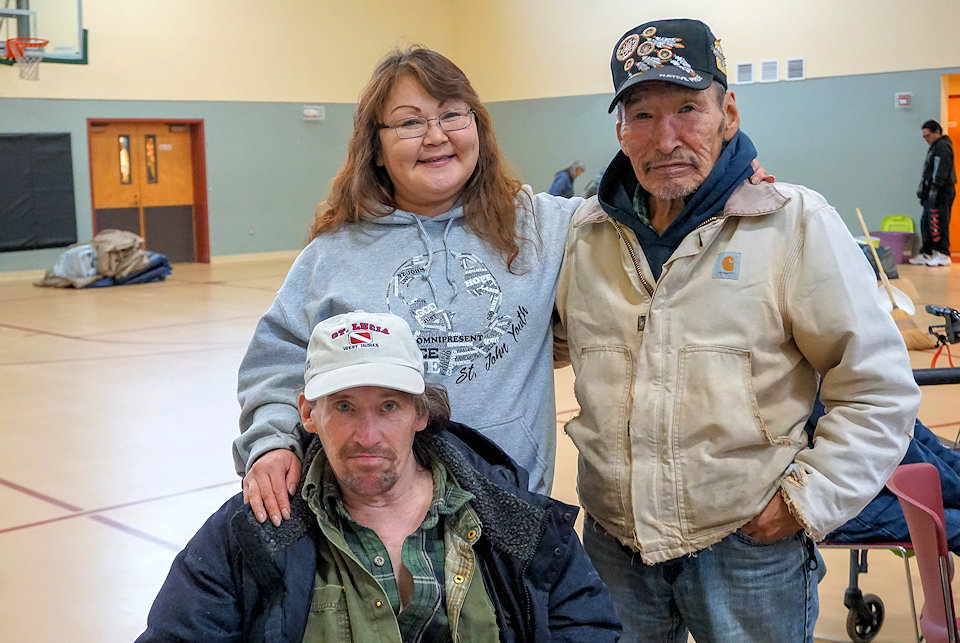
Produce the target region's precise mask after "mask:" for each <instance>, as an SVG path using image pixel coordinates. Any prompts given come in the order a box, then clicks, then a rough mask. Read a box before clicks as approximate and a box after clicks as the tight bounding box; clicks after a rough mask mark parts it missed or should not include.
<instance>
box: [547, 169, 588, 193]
mask: <svg viewBox="0 0 960 643" xmlns="http://www.w3.org/2000/svg"><path fill="white" fill-rule="evenodd" d="M581 174H583V161H574V162H573V163H571V164H570V165H568V166H567V167H565V168H563V169H562V170H560V171H559V172H557V175H556V176H554V177H553V183H551V184H550V189H549V190H547V193H549V194H552V195H554V196H562V197H564V198H565V199H569V198H570V197H572V196H573V182H574V181H575V180H576V179H577V177H578V176H580V175H581Z"/></svg>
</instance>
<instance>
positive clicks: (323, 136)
mask: <svg viewBox="0 0 960 643" xmlns="http://www.w3.org/2000/svg"><path fill="white" fill-rule="evenodd" d="M353 111H354V106H353V105H344V104H341V105H335V104H334V105H327V109H326V120H324V121H322V122H304V121H303V120H301V118H300V104H299V103H233V102H159V101H158V102H149V101H89V100H44V99H0V132H6V133H17V132H69V133H70V134H71V143H72V148H73V180H74V192H75V195H76V206H77V236H78V238H79V240H80V241H84V240H87V239H89V238H90V237H91V236H92V229H93V223H92V222H93V219H92V209H91V201H90V166H89V160H88V145H87V130H86V128H87V125H86V123H87V121H86V119H87V118H103V119H109V118H117V119H120V118H158V119H161V118H162V119H168V118H169V119H176V118H184V119H187V118H190V119H203V121H204V132H205V137H206V160H207V191H208V208H209V225H210V254H211V255H212V256H217V255H229V254H240V253H247V252H268V251H273V250H289V249H295V248H299V247H301V246H303V244H304V243H305V240H306V231H307V226H308V225H309V223H310V220H311V218H312V216H313V212H314V210H315V208H316V206H317V204H318V203H319V202H320V201H321V200H322V199H323V198H324V197H325V196H326V193H327V189H328V187H329V184H330V180H331V179H332V178H333V175H334V174H335V173H336V171H337V170H338V169H339V167H340V165H341V164H342V162H343V158H344V156H345V154H346V152H345V150H346V140H347V137H348V136H349V132H350V130H351V128H352V119H353ZM0 180H2V177H0ZM251 227H252V228H253V229H254V234H253V235H252V236H251V235H250V232H249V230H250V228H251ZM60 252H62V249H57V248H51V249H46V250H30V251H22V252H4V253H0V272H6V271H14V270H36V269H45V268H49V267H51V266H52V265H53V264H54V263H55V262H56V258H57V257H58V256H59V254H60Z"/></svg>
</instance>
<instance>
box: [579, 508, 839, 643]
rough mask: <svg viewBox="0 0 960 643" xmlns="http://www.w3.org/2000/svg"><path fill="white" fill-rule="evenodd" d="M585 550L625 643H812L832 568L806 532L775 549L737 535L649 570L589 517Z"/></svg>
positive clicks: (780, 541) (649, 566) (738, 533)
mask: <svg viewBox="0 0 960 643" xmlns="http://www.w3.org/2000/svg"><path fill="white" fill-rule="evenodd" d="M583 545H584V547H585V548H586V550H587V553H588V554H589V555H590V558H591V559H592V560H593V564H594V565H595V566H596V568H597V571H598V572H600V577H601V578H602V579H603V581H604V582H605V583H606V584H607V588H608V589H609V590H610V595H611V597H612V598H613V607H614V610H615V611H616V612H617V616H619V617H620V620H621V621H623V638H622V639H621V640H622V641H624V642H629V641H656V642H657V643H674V642H676V643H685V642H686V641H687V634H688V632H689V633H690V634H692V635H693V638H694V639H696V640H697V641H698V643H708V642H711V641H716V642H721V643H726V642H728V641H737V642H744V643H746V642H750V641H755V642H757V643H779V642H781V641H783V642H785V643H786V642H789V643H795V642H798V641H810V642H812V641H813V626H814V625H815V624H816V621H817V613H818V602H817V583H819V582H820V579H821V578H822V577H823V574H824V573H825V572H826V568H825V566H824V564H823V559H822V558H820V554H819V553H818V552H817V551H816V549H815V548H814V547H813V544H812V542H811V541H810V539H809V538H808V537H807V535H806V534H805V533H803V532H798V533H796V534H794V535H792V536H789V537H787V538H784V539H783V540H778V541H776V542H772V543H764V542H760V541H757V540H754V539H753V538H750V537H749V536H746V535H744V534H742V533H740V532H735V533H733V534H730V535H729V536H727V537H726V538H724V539H723V540H721V541H720V542H719V543H717V544H715V545H713V546H711V547H709V548H707V549H703V550H701V551H698V552H697V553H696V554H693V555H688V556H682V557H680V558H675V559H673V560H668V561H666V562H663V563H658V564H656V565H647V564H645V563H643V562H642V561H641V560H640V555H639V554H637V553H634V552H632V551H631V550H630V549H628V548H626V547H624V546H623V545H621V544H620V543H619V542H618V541H617V540H616V539H615V538H613V537H612V536H610V535H609V534H608V533H607V532H606V531H605V530H604V529H603V527H601V526H600V525H598V524H597V523H596V522H595V521H594V520H593V519H592V518H590V516H587V517H586V523H585V524H584V527H583ZM811 554H812V555H813V561H811ZM814 564H815V565H816V569H811V567H812V566H813V565H814Z"/></svg>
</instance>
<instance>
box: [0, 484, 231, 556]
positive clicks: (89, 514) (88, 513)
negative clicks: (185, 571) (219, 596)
mask: <svg viewBox="0 0 960 643" xmlns="http://www.w3.org/2000/svg"><path fill="white" fill-rule="evenodd" d="M237 482H238V481H237V480H231V481H230V482H218V483H215V484H210V485H206V486H203V487H196V488H194V489H187V490H184V491H177V492H175V493H168V494H164V495H162V496H154V497H152V498H145V499H143V500H132V501H130V502H122V503H120V504H116V505H110V506H108V507H100V508H99V509H86V510H84V509H81V508H80V507H76V506H74V505H71V504H69V503H66V502H62V501H60V500H57V499H56V498H53V497H51V496H48V495H46V494H42V493H39V492H37V491H33V490H32V489H28V488H26V487H24V486H22V485H18V484H16V483H14V482H10V481H8V480H3V479H2V478H0V484H2V485H4V486H6V487H9V488H11V489H14V490H16V491H19V492H21V493H24V494H26V495H28V496H31V497H32V498H36V499H38V500H43V501H44V502H48V503H50V504H52V505H55V506H57V507H60V508H62V509H67V510H69V511H72V512H74V513H71V514H67V515H65V516H57V517H56V518H47V519H46V520H37V521H35V522H31V523H26V524H23V525H16V526H14V527H5V528H3V529H0V534H5V533H8V532H11V531H20V530H22V529H29V528H31V527H40V526H42V525H49V524H51V523H55V522H62V521H64V520H73V519H74V518H90V519H92V520H96V521H97V522H100V523H101V524H104V525H106V526H108V527H112V528H114V529H117V530H119V531H122V532H124V533H126V534H129V535H131V536H135V537H137V538H140V539H141V540H146V541H148V542H152V543H155V544H158V545H160V546H162V547H166V548H169V547H171V546H173V547H174V548H175V549H174V551H180V546H179V545H177V546H174V545H173V544H172V543H169V542H167V541H165V540H163V539H160V538H157V537H156V536H152V535H150V534H148V533H146V532H142V531H140V530H139V529H136V528H134V527H130V526H128V525H124V524H123V523H119V522H117V521H115V520H113V519H112V518H108V517H106V516H101V515H100V514H103V513H106V512H109V511H114V510H116V509H123V508H124V507H132V506H135V505H142V504H146V503H148V502H156V501H157V500H165V499H167V498H175V497H177V496H184V495H187V494H189V493H194V492H197V491H207V490H209V489H216V488H218V487H226V486H228V485H230V486H232V485H236V484H237Z"/></svg>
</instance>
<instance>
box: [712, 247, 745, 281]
mask: <svg viewBox="0 0 960 643" xmlns="http://www.w3.org/2000/svg"><path fill="white" fill-rule="evenodd" d="M713 278H714V279H739V278H740V253H739V252H721V253H720V254H719V255H717V262H716V263H715V264H713Z"/></svg>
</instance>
